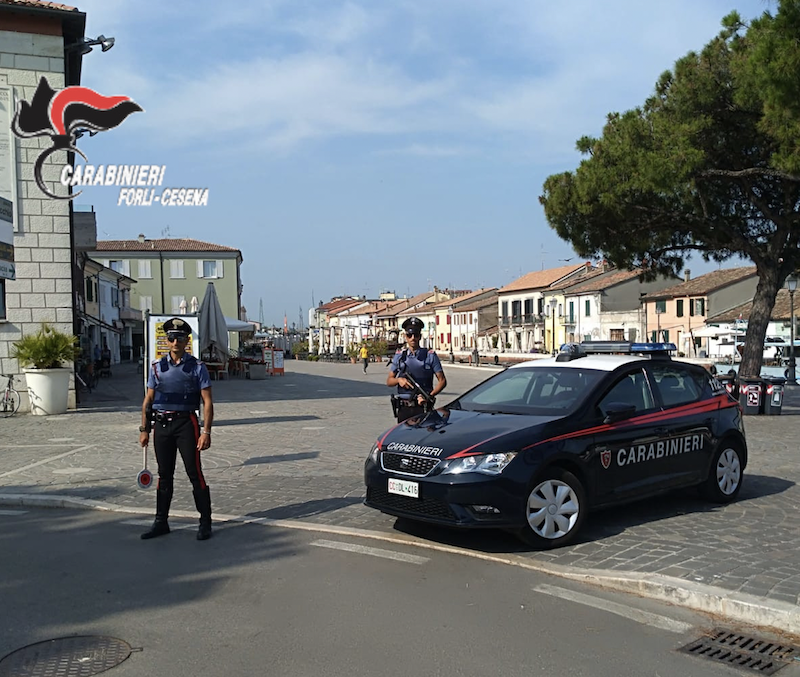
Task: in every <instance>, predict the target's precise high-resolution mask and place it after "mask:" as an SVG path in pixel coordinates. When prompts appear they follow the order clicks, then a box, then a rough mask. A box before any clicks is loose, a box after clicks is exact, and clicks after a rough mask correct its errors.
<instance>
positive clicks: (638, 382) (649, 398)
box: [597, 369, 655, 416]
mask: <svg viewBox="0 0 800 677" xmlns="http://www.w3.org/2000/svg"><path fill="white" fill-rule="evenodd" d="M612 402H613V403H616V404H632V405H634V406H635V407H636V411H637V412H640V411H647V410H648V409H652V408H653V407H654V406H655V405H654V403H653V395H652V393H651V392H650V387H649V386H648V385H647V379H646V378H645V376H644V372H643V371H642V370H641V369H639V370H638V371H635V372H633V373H630V374H626V375H625V376H623V377H622V378H620V379H619V380H618V381H617V382H616V383H614V385H612V386H611V388H610V389H609V390H608V392H607V393H606V394H605V395H604V396H603V399H601V400H600V402H599V403H598V405H597V407H598V409H599V410H600V414H601V415H602V416H606V415H607V414H608V409H609V405H610V404H611V403H612Z"/></svg>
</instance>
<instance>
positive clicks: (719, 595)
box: [0, 493, 800, 636]
mask: <svg viewBox="0 0 800 677" xmlns="http://www.w3.org/2000/svg"><path fill="white" fill-rule="evenodd" d="M0 505H7V506H28V507H36V508H78V509H84V510H105V511H107V512H116V513H123V514H135V515H148V516H149V515H152V510H150V509H143V508H135V507H131V508H127V507H124V506H119V505H115V504H113V503H106V502H104V501H95V500H92V499H88V498H74V497H70V496H59V495H57V494H4V493H0ZM171 514H172V515H173V516H175V517H184V518H196V517H197V513H196V512H194V511H185V510H176V511H173V512H172V513H171ZM215 521H217V522H233V523H240V524H261V525H264V526H270V527H279V528H283V529H296V530H300V531H313V532H320V533H326V534H335V535H339V536H352V537H356V538H368V539H372V540H376V541H384V542H386V543H395V544H398V545H407V546H414V547H417V548H422V549H425V550H433V551H436V552H444V553H448V554H454V555H461V556H466V557H472V558H473V559H480V560H484V561H488V562H495V563H497V564H506V565H510V566H516V567H519V568H522V569H528V570H529V571H537V572H540V573H544V574H548V575H551V576H558V577H560V578H565V579H568V580H573V581H579V582H582V583H587V584H589V585H593V586H596V587H600V588H605V589H609V590H618V591H620V592H625V593H632V594H635V595H638V596H640V597H646V598H649V599H656V600H660V601H662V602H667V603H669V604H674V605H676V606H681V607H686V608H689V609H693V610H695V611H700V612H703V613H706V614H711V615H713V616H719V617H722V618H724V619H726V620H729V621H734V622H738V623H744V624H747V625H752V626H757V627H760V628H765V629H769V630H771V631H773V632H778V633H788V634H790V635H795V636H800V609H798V607H797V606H795V605H793V604H789V603H788V602H780V601H777V600H775V601H769V603H768V604H765V600H764V599H763V598H761V597H757V596H755V595H748V594H745V593H737V592H731V591H729V590H724V589H722V588H717V587H714V586H711V585H705V584H702V583H696V582H693V581H686V580H683V579H680V578H672V577H669V576H663V575H660V574H642V573H638V572H630V573H624V572H618V571H615V572H613V573H611V572H608V571H603V570H598V569H586V570H583V571H581V570H576V569H574V568H570V567H564V566H559V565H554V564H543V563H532V562H530V561H529V560H526V559H523V558H521V557H518V556H516V555H505V556H503V555H492V554H487V553H482V552H475V551H473V550H468V549H465V548H458V547H454V546H447V545H441V544H438V543H430V542H427V541H422V540H419V539H417V538H416V537H414V536H399V535H394V534H387V533H383V532H379V531H370V530H367V529H356V528H353V527H332V526H329V525H324V524H313V523H309V522H302V521H299V520H280V519H271V518H269V517H247V516H243V515H224V514H219V513H217V514H215Z"/></svg>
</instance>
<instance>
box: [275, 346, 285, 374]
mask: <svg viewBox="0 0 800 677" xmlns="http://www.w3.org/2000/svg"><path fill="white" fill-rule="evenodd" d="M272 362H273V365H272V373H273V374H275V375H276V376H283V351H282V350H273V351H272Z"/></svg>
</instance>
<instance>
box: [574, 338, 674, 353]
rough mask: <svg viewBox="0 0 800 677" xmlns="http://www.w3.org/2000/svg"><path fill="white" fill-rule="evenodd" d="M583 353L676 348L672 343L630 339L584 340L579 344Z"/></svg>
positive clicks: (631, 351)
mask: <svg viewBox="0 0 800 677" xmlns="http://www.w3.org/2000/svg"><path fill="white" fill-rule="evenodd" d="M579 346H580V349H581V350H582V351H583V353H584V354H587V355H588V354H592V353H594V354H598V353H599V354H616V355H620V354H622V355H630V354H632V353H651V354H652V353H668V352H669V351H674V350H677V349H678V348H677V347H676V345H675V344H674V343H631V342H630V341H584V342H583V343H581V344H579Z"/></svg>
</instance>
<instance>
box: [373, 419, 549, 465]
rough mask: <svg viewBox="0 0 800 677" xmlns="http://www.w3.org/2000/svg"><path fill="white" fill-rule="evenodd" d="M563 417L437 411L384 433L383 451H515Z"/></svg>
mask: <svg viewBox="0 0 800 677" xmlns="http://www.w3.org/2000/svg"><path fill="white" fill-rule="evenodd" d="M563 418H564V417H561V416H558V417H553V416H526V415H518V414H488V413H482V412H474V411H461V410H458V409H454V410H444V413H442V410H436V411H433V412H430V413H429V414H427V415H426V416H425V417H421V418H414V419H409V421H407V422H404V423H400V424H398V425H397V426H395V427H394V428H391V429H390V430H389V431H387V432H386V433H384V434H383V435H382V436H381V437H380V438H379V439H378V442H379V443H380V447H381V450H382V451H396V452H400V453H411V454H418V455H420V456H435V457H437V458H441V459H444V458H451V457H453V456H463V455H471V454H492V453H497V452H501V451H514V450H515V449H519V448H520V447H521V446H527V445H529V444H532V443H534V442H536V440H537V438H539V439H545V436H546V434H547V429H548V428H551V426H552V424H553V423H555V422H557V421H562V420H563Z"/></svg>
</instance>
